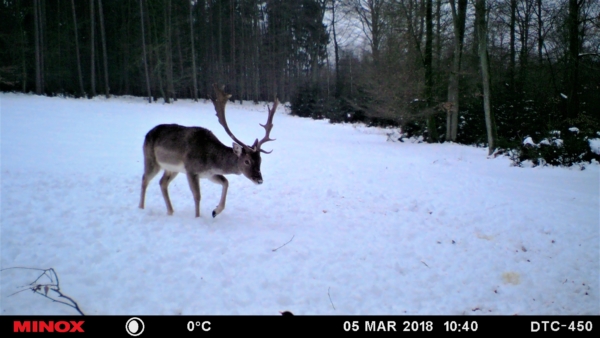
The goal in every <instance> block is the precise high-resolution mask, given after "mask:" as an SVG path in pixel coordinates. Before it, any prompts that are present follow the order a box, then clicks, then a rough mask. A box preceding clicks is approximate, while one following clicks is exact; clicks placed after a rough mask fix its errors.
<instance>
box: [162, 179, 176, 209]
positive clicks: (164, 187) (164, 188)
mask: <svg viewBox="0 0 600 338" xmlns="http://www.w3.org/2000/svg"><path fill="white" fill-rule="evenodd" d="M177 174H178V173H177V172H175V171H166V170H165V173H164V175H163V177H161V179H160V191H161V192H162V195H163V198H164V199H165V204H166V205H167V214H168V215H173V206H172V205H171V199H170V198H169V190H168V188H169V183H171V181H173V179H174V178H175V176H177Z"/></svg>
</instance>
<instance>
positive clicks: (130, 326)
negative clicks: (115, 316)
mask: <svg viewBox="0 0 600 338" xmlns="http://www.w3.org/2000/svg"><path fill="white" fill-rule="evenodd" d="M125 330H126V331H127V333H129V335H130V336H133V337H137V336H139V335H141V334H142V332H144V322H143V321H142V320H141V319H139V318H138V317H132V318H129V320H128V321H127V323H126V324H125Z"/></svg>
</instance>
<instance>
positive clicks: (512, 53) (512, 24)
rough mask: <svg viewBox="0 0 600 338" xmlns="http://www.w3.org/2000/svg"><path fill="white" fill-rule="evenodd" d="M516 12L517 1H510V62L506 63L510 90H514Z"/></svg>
mask: <svg viewBox="0 0 600 338" xmlns="http://www.w3.org/2000/svg"><path fill="white" fill-rule="evenodd" d="M516 11H517V0H510V24H509V25H510V60H509V63H508V80H509V84H510V90H511V91H514V90H515V63H516V51H515V42H516V39H515V22H516V19H515V16H516V15H515V14H516ZM521 48H523V46H521Z"/></svg>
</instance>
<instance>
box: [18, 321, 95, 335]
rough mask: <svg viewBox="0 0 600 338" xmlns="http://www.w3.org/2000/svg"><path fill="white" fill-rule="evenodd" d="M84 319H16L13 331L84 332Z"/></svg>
mask: <svg viewBox="0 0 600 338" xmlns="http://www.w3.org/2000/svg"><path fill="white" fill-rule="evenodd" d="M83 323H84V321H83V320H81V321H78V322H76V321H73V320H71V321H65V320H61V321H58V322H55V321H53V320H49V321H44V320H25V321H22V322H21V321H14V325H13V332H61V333H62V332H84V331H83V328H82V327H81V325H83Z"/></svg>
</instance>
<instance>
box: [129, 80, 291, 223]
mask: <svg viewBox="0 0 600 338" xmlns="http://www.w3.org/2000/svg"><path fill="white" fill-rule="evenodd" d="M213 88H214V90H215V93H216V98H214V99H213V98H212V97H211V101H212V103H213V105H214V107H215V111H216V112H217V114H216V115H217V118H218V120H219V124H221V126H223V128H224V129H225V132H226V133H227V135H229V137H231V139H232V140H233V146H232V147H228V146H226V145H224V144H223V143H221V141H219V139H218V138H217V137H216V136H215V135H214V134H213V133H212V132H211V131H210V130H208V129H206V128H203V127H185V126H181V125H178V124H160V125H158V126H156V127H154V128H153V129H152V130H150V131H149V132H148V133H147V134H146V137H145V139H144V145H143V152H144V174H143V176H142V191H141V196H140V204H139V208H140V209H144V200H145V196H146V188H147V187H148V184H149V183H150V181H151V180H152V178H154V177H155V176H156V174H158V172H159V171H160V170H161V169H162V170H164V174H163V176H162V178H161V179H160V182H159V184H160V190H161V192H162V196H163V198H164V200H165V204H166V205H167V214H168V215H173V206H172V205H171V199H170V198H169V191H168V187H169V183H171V181H173V179H174V178H175V177H176V176H177V174H179V173H185V175H186V176H187V180H188V183H189V186H190V189H191V190H192V195H193V196H194V207H195V209H196V217H200V179H201V178H208V179H209V180H210V181H212V182H213V183H216V184H220V185H221V186H222V190H221V200H220V201H219V204H218V205H217V207H216V208H215V209H214V210H213V212H212V216H213V218H214V217H216V216H217V215H218V214H220V213H221V212H222V211H223V209H225V200H226V198H227V189H228V188H229V181H228V180H227V178H225V176H224V175H230V174H235V175H240V174H243V175H244V176H246V178H248V179H249V180H250V181H252V182H254V183H255V184H258V185H259V184H262V183H263V177H262V174H261V172H260V164H261V161H262V160H261V157H260V154H261V153H265V154H270V153H272V152H273V150H271V151H265V150H264V149H261V147H262V145H263V144H264V143H266V142H269V141H275V139H271V138H270V134H271V129H272V128H273V115H275V110H276V109H277V105H278V103H279V101H278V100H277V98H275V101H274V103H273V107H272V108H270V107H269V106H268V105H267V109H268V112H269V114H268V117H267V122H266V123H265V124H264V125H263V124H260V123H259V125H260V126H262V127H263V128H265V136H264V137H263V138H262V139H261V140H260V141H259V140H258V138H257V139H256V140H255V141H254V144H253V145H252V146H251V147H249V146H248V145H246V144H245V143H243V142H242V141H240V140H239V139H238V138H237V137H235V135H234V134H233V133H232V132H231V130H230V129H229V127H228V126H227V120H226V119H225V105H226V104H227V101H228V100H229V98H230V97H231V94H227V93H225V91H224V89H225V86H224V85H222V86H221V87H219V86H218V85H217V84H216V83H215V84H213Z"/></svg>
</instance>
